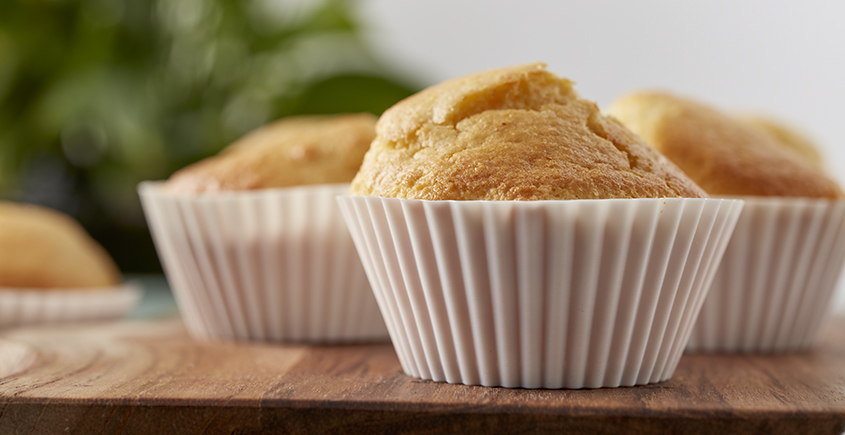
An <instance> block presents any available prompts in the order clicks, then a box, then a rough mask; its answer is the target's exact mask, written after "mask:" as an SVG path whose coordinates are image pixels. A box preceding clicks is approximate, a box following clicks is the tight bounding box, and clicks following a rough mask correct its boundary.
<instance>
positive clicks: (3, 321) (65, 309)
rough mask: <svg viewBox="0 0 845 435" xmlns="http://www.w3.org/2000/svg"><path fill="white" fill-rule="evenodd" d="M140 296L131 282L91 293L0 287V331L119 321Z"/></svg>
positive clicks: (78, 290)
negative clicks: (56, 324)
mask: <svg viewBox="0 0 845 435" xmlns="http://www.w3.org/2000/svg"><path fill="white" fill-rule="evenodd" d="M141 296H142V290H141V288H140V287H139V286H138V285H137V284H135V283H132V282H128V283H124V284H121V285H117V286H113V287H109V288H98V289H93V290H92V289H49V290H44V289H23V288H20V289H19V288H9V287H0V327H8V326H19V325H31V324H41V323H43V324H48V323H65V322H86V321H99V320H112V319H119V318H121V317H124V316H125V315H127V314H128V313H129V312H130V311H132V309H134V308H135V306H137V305H138V301H140V300H141Z"/></svg>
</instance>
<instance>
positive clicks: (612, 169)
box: [351, 63, 706, 200]
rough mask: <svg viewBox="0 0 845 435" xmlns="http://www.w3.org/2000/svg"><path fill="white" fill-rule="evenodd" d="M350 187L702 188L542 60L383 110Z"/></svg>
mask: <svg viewBox="0 0 845 435" xmlns="http://www.w3.org/2000/svg"><path fill="white" fill-rule="evenodd" d="M376 133H377V136H376V139H375V140H374V141H373V143H372V145H371V147H370V150H369V151H368V152H367V155H366V156H365V158H364V163H363V164H362V166H361V169H360V171H359V172H358V175H357V176H356V177H355V179H354V180H353V182H352V187H351V193H352V194H353V195H362V196H381V197H399V198H412V199H427V200H548V199H594V198H595V199H598V198H651V197H705V196H706V194H705V193H704V191H703V190H702V189H701V188H699V187H698V186H697V185H696V184H695V183H694V182H692V181H691V180H690V179H689V178H688V177H687V176H686V175H685V174H684V173H683V172H682V171H681V170H679V169H678V168H677V167H676V166H675V165H674V164H672V163H671V162H669V161H668V160H667V159H666V158H665V157H663V156H661V155H660V154H659V153H657V152H655V151H654V150H653V149H652V148H650V147H649V146H648V145H647V144H645V143H644V142H643V141H642V140H641V139H639V138H638V137H637V136H636V135H634V134H632V133H631V132H630V131H628V130H627V129H626V128H625V127H624V126H622V125H621V124H620V123H619V122H617V121H615V120H614V119H612V118H609V117H606V116H603V115H602V114H601V113H600V111H599V109H598V107H597V106H596V104H595V103H593V102H590V101H587V100H584V99H582V98H581V97H580V96H579V95H578V93H577V92H576V91H575V90H574V89H573V88H572V82H571V81H569V80H567V79H564V78H560V77H558V76H557V75H555V74H553V73H550V72H548V71H547V70H546V66H545V65H544V64H542V63H536V64H530V65H520V66H514V67H510V68H503V69H497V70H491V71H485V72H481V73H478V74H473V75H469V76H465V77H460V78H456V79H453V80H449V81H446V82H443V83H441V84H439V85H436V86H433V87H430V88H428V89H425V90H423V91H422V92H419V93H417V94H415V95H412V96H411V97H408V98H407V99H405V100H403V101H401V102H399V103H397V104H396V105H395V106H393V107H391V108H390V109H388V110H387V111H386V112H385V113H384V114H383V115H382V117H381V118H380V119H379V121H378V124H377V126H376Z"/></svg>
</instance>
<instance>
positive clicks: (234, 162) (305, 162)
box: [167, 113, 376, 193]
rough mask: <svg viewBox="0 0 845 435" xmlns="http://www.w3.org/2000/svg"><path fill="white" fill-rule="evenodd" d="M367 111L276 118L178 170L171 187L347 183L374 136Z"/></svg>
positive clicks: (222, 188)
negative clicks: (212, 154)
mask: <svg viewBox="0 0 845 435" xmlns="http://www.w3.org/2000/svg"><path fill="white" fill-rule="evenodd" d="M375 123H376V117H375V116H373V115H371V114H368V113H360V114H349V115H335V116H303V117H292V118H286V119H282V120H280V121H276V122H274V123H271V124H268V125H266V126H264V127H261V128H259V129H257V130H255V131H253V132H251V133H249V134H247V135H246V136H244V137H243V138H241V139H239V140H238V141H236V142H234V143H233V144H232V145H229V146H228V147H226V148H225V149H223V151H221V152H220V153H219V154H217V155H215V156H212V157H209V158H207V159H204V160H201V161H199V162H197V163H194V164H192V165H190V166H187V167H185V168H183V169H181V170H179V171H177V172H176V173H174V174H173V175H172V176H171V177H170V179H169V180H168V181H167V188H168V189H169V190H170V191H171V192H179V193H211V192H221V191H238V190H253V189H267V188H273V187H289V186H297V185H306V184H324V183H326V184H327V183H347V182H349V181H351V180H352V178H353V177H354V176H355V173H356V172H358V167H359V166H360V165H361V161H362V160H363V158H364V153H366V152H367V149H368V148H369V146H370V142H371V141H372V140H373V137H375Z"/></svg>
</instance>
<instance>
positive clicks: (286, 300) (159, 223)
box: [139, 114, 387, 342]
mask: <svg viewBox="0 0 845 435" xmlns="http://www.w3.org/2000/svg"><path fill="white" fill-rule="evenodd" d="M375 122H376V118H375V117H374V116H372V115H369V114H350V115H337V116H322V117H297V118H289V119H284V120H281V121H278V122H275V123H272V124H269V125H267V126H265V127H262V128H260V129H258V130H256V131H254V132H252V133H249V134H247V135H246V136H244V137H243V138H241V139H240V140H238V141H236V142H235V143H233V144H232V145H230V146H229V147H227V148H226V149H224V150H223V151H221V152H220V153H219V154H218V155H216V156H212V157H209V158H207V159H205V160H201V161H199V162H197V163H195V164H193V165H190V166H188V167H186V168H184V169H182V170H179V171H177V172H176V173H174V174H173V175H172V176H171V177H170V179H168V180H167V181H166V182H145V183H141V185H140V186H139V192H140V195H141V199H142V203H143V206H144V211H145V214H146V216H147V221H148V223H149V225H150V230H151V232H152V234H153V238H154V241H155V244H156V248H157V249H158V252H159V255H160V258H161V260H162V265H163V266H164V270H165V273H166V275H167V278H168V281H169V283H170V285H171V287H172V288H173V290H174V295H175V297H176V300H177V304H178V306H179V309H180V312H181V314H182V317H183V319H184V321H185V323H186V326H187V327H188V330H189V331H190V333H191V334H192V335H193V336H195V337H197V338H206V339H223V340H267V341H308V342H350V341H369V340H381V339H385V338H386V337H387V331H386V329H385V326H384V322H383V321H382V320H381V317H380V316H379V315H378V306H377V305H376V302H375V299H374V297H373V294H372V291H371V290H370V287H369V285H368V283H367V279H366V276H365V275H364V270H363V268H362V266H361V262H360V260H359V259H358V257H357V255H356V253H355V248H354V246H353V245H352V240H351V238H350V236H349V233H348V231H347V230H346V228H345V226H344V223H343V218H342V217H341V215H340V213H339V211H338V210H337V203H336V201H335V197H336V196H338V195H346V194H347V193H348V190H349V181H351V180H352V177H353V176H354V175H355V173H356V172H357V170H358V167H359V166H360V164H361V160H362V159H363V156H364V153H365V152H366V150H367V149H368V148H369V144H370V142H371V141H372V139H373V137H374V136H375V131H374V125H375Z"/></svg>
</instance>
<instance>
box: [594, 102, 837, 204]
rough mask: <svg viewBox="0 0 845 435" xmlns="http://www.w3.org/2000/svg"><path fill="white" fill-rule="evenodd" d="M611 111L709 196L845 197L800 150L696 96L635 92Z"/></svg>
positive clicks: (612, 106)
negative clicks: (692, 98)
mask: <svg viewBox="0 0 845 435" xmlns="http://www.w3.org/2000/svg"><path fill="white" fill-rule="evenodd" d="M607 112H608V113H609V114H611V115H612V116H615V117H616V118H618V119H619V120H621V121H622V122H623V123H624V124H625V125H626V126H628V128H630V129H631V130H633V131H634V132H635V133H637V134H638V135H640V136H641V137H642V138H643V139H645V141H646V142H648V143H649V144H650V145H652V146H653V147H655V148H656V149H657V150H658V151H660V152H661V153H663V154H664V155H665V156H666V157H668V158H669V159H671V160H672V161H673V162H675V163H676V164H677V165H678V166H679V167H680V168H681V169H683V170H684V171H685V172H686V173H687V174H688V175H689V176H690V177H691V178H692V179H693V180H695V182H696V183H698V185H699V186H701V187H702V188H704V190H706V191H707V193H709V194H710V195H751V196H787V197H817V198H841V197H842V196H843V193H842V190H841V189H840V188H839V186H838V185H837V184H836V182H834V181H833V180H832V179H830V178H829V177H827V176H826V175H824V174H823V173H822V172H821V171H820V170H819V169H818V167H817V166H816V165H815V164H814V163H812V161H811V160H809V159H807V158H806V157H805V156H804V154H803V153H802V152H800V151H796V150H795V149H793V148H790V147H789V146H785V145H784V144H782V143H781V142H780V141H779V140H777V139H776V138H774V137H772V136H771V135H770V134H767V133H766V132H764V131H762V130H760V129H759V127H754V126H751V125H749V124H747V123H746V122H743V121H741V120H739V119H738V118H735V117H732V116H729V115H727V114H724V113H722V112H720V111H718V110H716V109H714V108H712V107H709V106H707V105H704V104H702V103H700V102H697V101H693V100H691V99H686V98H681V97H678V96H675V95H671V94H668V93H662V92H634V93H631V94H628V95H625V96H622V97H620V98H619V99H617V100H616V101H615V102H614V103H613V104H611V106H610V107H609V108H608V110H607Z"/></svg>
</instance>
